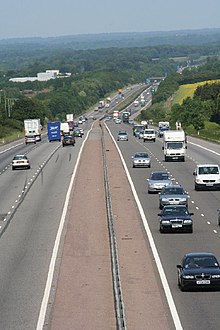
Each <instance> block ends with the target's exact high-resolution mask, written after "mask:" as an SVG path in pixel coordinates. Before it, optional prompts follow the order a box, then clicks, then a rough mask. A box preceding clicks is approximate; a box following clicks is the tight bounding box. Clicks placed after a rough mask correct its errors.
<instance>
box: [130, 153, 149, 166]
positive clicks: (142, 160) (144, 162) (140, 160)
mask: <svg viewBox="0 0 220 330" xmlns="http://www.w3.org/2000/svg"><path fill="white" fill-rule="evenodd" d="M132 159H133V167H151V157H150V156H149V155H148V153H146V152H136V153H135V154H134V156H132Z"/></svg>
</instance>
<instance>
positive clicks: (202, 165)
mask: <svg viewBox="0 0 220 330" xmlns="http://www.w3.org/2000/svg"><path fill="white" fill-rule="evenodd" d="M204 166H217V167H219V165H218V164H198V165H197V167H204Z"/></svg>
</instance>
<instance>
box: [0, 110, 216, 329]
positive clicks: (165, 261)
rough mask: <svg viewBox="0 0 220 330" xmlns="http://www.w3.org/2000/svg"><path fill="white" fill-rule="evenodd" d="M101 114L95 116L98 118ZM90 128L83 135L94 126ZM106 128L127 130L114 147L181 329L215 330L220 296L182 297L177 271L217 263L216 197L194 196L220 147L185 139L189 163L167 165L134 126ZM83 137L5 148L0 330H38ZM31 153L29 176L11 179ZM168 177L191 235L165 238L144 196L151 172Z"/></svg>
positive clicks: (0, 154)
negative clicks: (184, 196)
mask: <svg viewBox="0 0 220 330" xmlns="http://www.w3.org/2000/svg"><path fill="white" fill-rule="evenodd" d="M99 115H100V114H97V113H96V116H99ZM92 122H93V121H92V120H88V121H87V122H86V123H85V124H84V126H83V128H84V129H85V134H86V133H87V131H88V130H89V129H90V127H91V125H92ZM107 125H108V127H109V129H110V131H111V132H112V134H113V136H114V137H116V136H117V133H118V130H119V129H126V130H127V131H128V133H129V141H128V142H126V141H120V142H117V144H118V146H119V148H120V150H121V152H122V154H123V157H124V159H125V162H126V164H127V167H128V170H129V173H130V175H131V178H132V180H133V182H134V185H135V188H136V191H137V194H138V197H139V199H140V202H141V204H142V207H143V209H144V212H145V216H146V218H147V220H148V224H149V226H150V230H151V232H152V235H153V238H154V241H155V244H156V247H157V250H158V253H159V256H160V259H161V262H162V265H163V268H164V271H165V274H166V277H167V280H168V283H169V287H170V290H171V292H172V296H173V299H174V302H175V305H176V308H177V312H178V315H179V318H180V322H181V324H182V328H183V329H202V330H203V329H218V328H219V324H220V316H219V314H218V301H219V297H220V292H203V291H200V292H181V291H180V290H179V288H178V287H177V271H176V264H178V263H180V260H181V258H182V256H183V255H184V254H185V253H187V252H192V251H208V252H213V253H215V254H216V256H217V258H218V259H219V260H220V250H219V243H220V241H219V238H220V236H219V233H220V230H219V227H218V226H217V209H218V208H219V207H220V192H219V191H210V192H207V191H201V192H196V191H195V190H194V184H193V175H192V173H193V170H194V168H195V165H196V164H197V163H200V162H201V163H219V159H220V158H219V157H220V148H219V145H216V144H213V143H210V142H205V141H201V140H198V139H196V138H191V137H188V149H187V158H186V162H184V163H181V162H164V157H163V152H162V141H161V139H157V140H156V142H155V143H151V142H148V143H143V142H142V140H139V139H136V138H134V137H133V135H132V129H131V127H130V126H129V125H125V124H120V125H116V124H114V123H113V122H112V121H108V122H107ZM84 139H85V136H84V137H83V138H82V139H81V138H78V139H77V142H76V145H75V147H73V148H72V147H66V148H61V145H60V143H59V142H54V143H49V142H48V141H47V139H46V137H44V138H43V139H42V142H39V143H37V145H36V146H35V145H27V146H26V145H25V144H24V143H23V141H17V142H15V143H10V144H8V145H5V146H1V147H0V159H1V162H0V185H1V190H0V264H1V271H0V307H1V309H0V329H6V330H7V329H16V330H23V329H35V328H36V324H37V320H38V314H39V310H40V306H41V302H42V297H43V294H44V289H45V283H46V279H47V275H48V268H49V263H50V258H51V254H52V251H53V247H54V241H55V238H56V234H57V230H58V227H59V223H60V218H61V215H62V210H63V206H64V203H65V198H66V194H67V190H68V187H69V182H70V178H71V176H72V174H73V171H74V167H75V164H76V160H77V156H78V153H79V150H80V147H81V145H82V142H83V141H84ZM145 150H147V151H148V152H149V153H150V154H151V156H152V167H151V169H142V168H140V169H138V168H137V169H133V168H132V163H131V156H132V155H133V154H134V153H135V152H136V151H145ZM24 152H25V153H26V152H27V155H28V157H29V158H30V161H31V165H32V166H31V169H30V170H28V171H27V170H18V171H12V170H11V167H10V163H11V161H12V158H13V156H14V155H15V154H18V153H24ZM161 169H166V170H168V171H169V172H170V173H171V175H172V176H173V178H174V179H175V181H174V182H178V183H180V184H182V185H183V186H184V188H185V189H186V190H187V191H188V192H189V194H190V203H189V209H190V211H191V212H194V217H193V219H194V232H193V234H164V235H163V234H160V233H159V219H158V216H157V214H158V213H159V207H158V196H157V195H149V194H148V193H147V183H146V179H147V178H148V176H149V174H150V172H151V171H153V170H161Z"/></svg>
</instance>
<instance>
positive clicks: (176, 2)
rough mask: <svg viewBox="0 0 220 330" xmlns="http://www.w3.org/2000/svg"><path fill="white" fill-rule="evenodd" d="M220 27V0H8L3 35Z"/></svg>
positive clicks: (2, 13) (1, 15)
mask: <svg viewBox="0 0 220 330" xmlns="http://www.w3.org/2000/svg"><path fill="white" fill-rule="evenodd" d="M203 28H220V0H210V1H207V0H184V1H183V0H182V1H180V0H150V1H149V0H133V1H132V0H127V1H125V0H117V1H116V0H79V1H76V0H6V1H1V7H0V39H8V38H21V37H57V36H65V35H76V34H93V33H111V32H150V31H174V30H186V29H187V30H188V29H190V30H191V29H203Z"/></svg>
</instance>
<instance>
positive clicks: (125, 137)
mask: <svg viewBox="0 0 220 330" xmlns="http://www.w3.org/2000/svg"><path fill="white" fill-rule="evenodd" d="M117 140H118V141H128V133H127V132H126V131H119V132H118V137H117Z"/></svg>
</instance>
